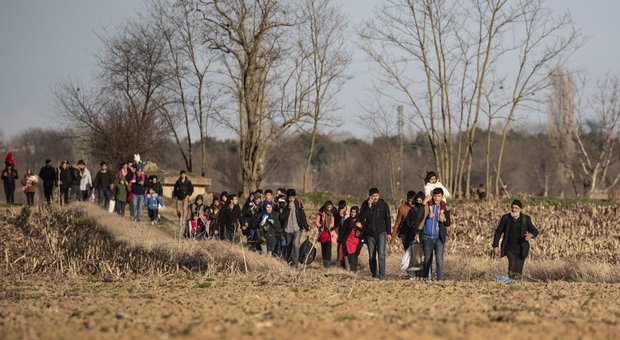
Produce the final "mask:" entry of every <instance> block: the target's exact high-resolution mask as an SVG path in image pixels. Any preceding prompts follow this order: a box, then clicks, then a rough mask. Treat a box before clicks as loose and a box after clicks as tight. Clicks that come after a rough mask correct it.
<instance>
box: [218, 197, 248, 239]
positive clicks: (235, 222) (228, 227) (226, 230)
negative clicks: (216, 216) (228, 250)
mask: <svg viewBox="0 0 620 340" xmlns="http://www.w3.org/2000/svg"><path fill="white" fill-rule="evenodd" d="M242 223H243V217H242V216H241V208H240V207H239V197H237V195H235V194H232V195H230V196H229V197H228V204H227V205H226V206H225V207H224V210H223V211H222V219H221V224H222V225H221V230H222V233H223V235H221V237H222V240H228V241H230V242H233V241H234V240H235V233H236V231H237V229H238V227H239V226H241V225H242Z"/></svg>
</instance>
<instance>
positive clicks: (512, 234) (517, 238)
mask: <svg viewBox="0 0 620 340" xmlns="http://www.w3.org/2000/svg"><path fill="white" fill-rule="evenodd" d="M522 209H523V204H522V203H521V201H520V200H514V201H512V204H511V205H510V213H508V214H505V215H504V216H502V218H501V219H500V221H499V225H498V226H497V229H496V230H495V236H494V237H493V253H494V254H495V256H498V255H500V248H499V239H500V236H501V235H502V234H504V237H503V240H502V248H501V257H504V256H507V257H508V276H510V278H511V279H520V278H521V276H522V275H523V265H524V264H525V259H526V258H527V256H528V255H529V252H530V243H529V241H530V240H532V239H533V238H535V237H536V236H538V229H536V227H534V225H533V224H532V219H531V218H530V216H528V215H525V214H523V213H521V210H522Z"/></svg>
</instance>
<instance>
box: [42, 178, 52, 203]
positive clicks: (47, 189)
mask: <svg viewBox="0 0 620 340" xmlns="http://www.w3.org/2000/svg"><path fill="white" fill-rule="evenodd" d="M43 194H44V195H45V200H46V201H47V204H50V203H52V196H53V194H54V183H52V185H43Z"/></svg>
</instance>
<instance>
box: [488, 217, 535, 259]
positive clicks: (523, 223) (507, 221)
mask: <svg viewBox="0 0 620 340" xmlns="http://www.w3.org/2000/svg"><path fill="white" fill-rule="evenodd" d="M513 223H515V219H514V218H512V216H511V215H510V213H508V214H505V215H504V216H502V218H501V219H500V220H499V225H498V226H497V229H495V235H494V237H493V247H494V248H495V247H499V238H500V236H501V235H502V234H504V237H503V239H502V248H501V256H502V257H504V256H506V250H507V248H508V241H509V240H508V239H509V237H510V233H507V232H506V231H507V230H508V227H509V226H510V225H511V224H513ZM515 227H516V228H517V231H518V233H519V239H518V240H517V243H518V244H519V245H520V246H521V257H523V258H526V257H527V256H528V255H529V253H530V243H529V242H528V241H526V240H525V233H526V232H529V233H530V234H532V237H536V236H538V229H536V227H534V225H533V224H532V219H531V218H530V217H529V216H528V215H525V214H523V213H521V215H520V216H519V218H518V219H517V220H516V225H515Z"/></svg>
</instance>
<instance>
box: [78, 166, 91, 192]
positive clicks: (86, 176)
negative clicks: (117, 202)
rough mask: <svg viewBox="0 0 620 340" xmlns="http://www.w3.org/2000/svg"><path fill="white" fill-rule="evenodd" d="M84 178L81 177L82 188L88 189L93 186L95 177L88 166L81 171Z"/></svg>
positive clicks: (83, 189)
mask: <svg viewBox="0 0 620 340" xmlns="http://www.w3.org/2000/svg"><path fill="white" fill-rule="evenodd" d="M81 173H82V178H81V179H80V190H82V191H88V190H90V189H92V188H93V179H92V177H91V176H90V170H88V168H84V170H82V171H81Z"/></svg>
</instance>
